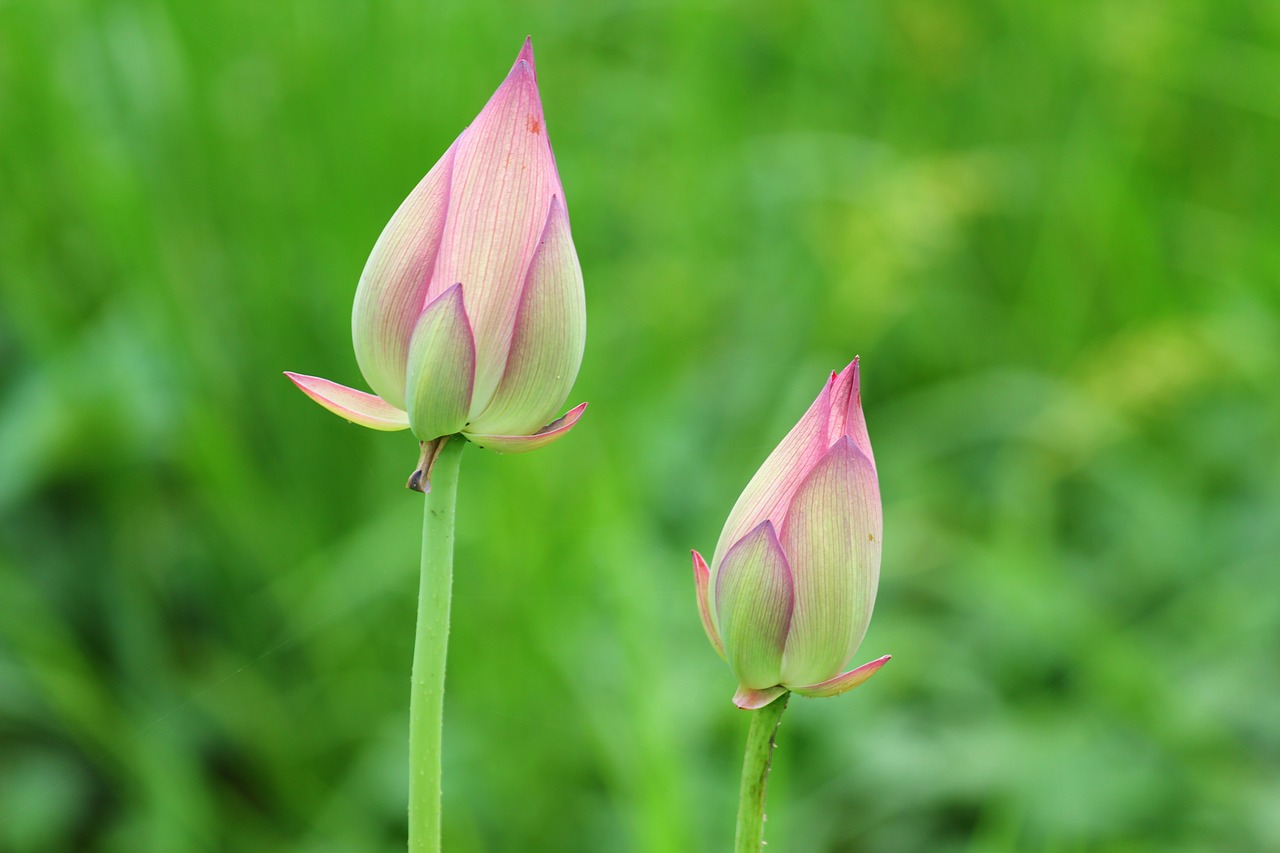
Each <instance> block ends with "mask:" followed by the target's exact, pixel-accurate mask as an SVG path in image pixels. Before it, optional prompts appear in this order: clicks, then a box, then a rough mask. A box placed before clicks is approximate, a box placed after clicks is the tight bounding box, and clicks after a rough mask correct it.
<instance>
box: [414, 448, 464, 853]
mask: <svg viewBox="0 0 1280 853" xmlns="http://www.w3.org/2000/svg"><path fill="white" fill-rule="evenodd" d="M465 445H466V441H464V440H463V439H462V438H461V437H455V438H453V439H447V438H446V439H444V445H443V446H442V447H441V448H440V449H439V455H437V456H436V459H435V464H434V465H433V466H432V467H431V472H430V473H431V482H430V486H429V491H427V494H426V496H425V498H424V503H425V504H426V508H425V510H424V513H423V517H422V579H421V585H420V587H419V590H418V628H417V635H416V638H415V640H414V644H413V684H412V688H411V691H410V695H409V850H410V853H439V850H440V756H441V744H442V727H443V725H444V668H445V659H446V657H447V654H448V648H449V599H450V596H451V594H452V592H453V527H454V508H455V505H456V503H457V494H458V468H459V463H460V461H461V459H462V448H463V447H464V446H465Z"/></svg>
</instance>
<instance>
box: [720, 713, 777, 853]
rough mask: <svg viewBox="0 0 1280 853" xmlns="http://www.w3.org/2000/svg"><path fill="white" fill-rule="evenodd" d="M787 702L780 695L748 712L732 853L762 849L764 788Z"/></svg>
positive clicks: (755, 852) (744, 852)
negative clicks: (749, 722)
mask: <svg viewBox="0 0 1280 853" xmlns="http://www.w3.org/2000/svg"><path fill="white" fill-rule="evenodd" d="M790 698H791V694H790V693H783V694H782V695H781V696H779V697H778V698H777V699H775V700H773V701H772V702H770V703H769V704H768V705H765V706H764V707H763V708H761V709H760V710H758V711H751V712H750V714H751V728H750V729H748V730H747V751H746V755H745V756H744V757H743V759H742V787H741V788H740V789H739V791H738V834H737V837H736V839H735V841H734V843H733V850H734V853H760V849H761V848H762V847H763V846H764V821H765V815H764V800H765V785H766V784H767V783H768V781H769V765H770V763H771V762H772V761H773V747H774V746H775V741H774V736H775V735H776V734H777V731H778V723H779V722H781V720H782V712H783V711H785V710H787V700H788V699H790Z"/></svg>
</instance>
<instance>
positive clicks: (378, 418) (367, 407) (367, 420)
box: [284, 370, 409, 432]
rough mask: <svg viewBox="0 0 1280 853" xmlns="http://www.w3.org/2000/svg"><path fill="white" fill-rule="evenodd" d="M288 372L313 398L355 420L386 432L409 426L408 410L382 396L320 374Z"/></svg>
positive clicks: (335, 411) (361, 424) (339, 413)
mask: <svg viewBox="0 0 1280 853" xmlns="http://www.w3.org/2000/svg"><path fill="white" fill-rule="evenodd" d="M284 375H285V376H287V377H289V379H290V380H291V381H292V382H293V384H294V385H297V386H298V389H299V390H300V391H302V393H303V394H306V395H307V396H308V397H310V398H311V399H312V400H315V401H316V402H317V403H319V404H320V405H322V406H324V407H325V408H326V409H328V410H329V411H331V412H333V413H334V414H335V415H338V416H339V417H343V418H346V419H347V420H349V421H351V422H352V423H353V424H359V425H360V426H362V427H368V428H369V429H379V430H383V431H385V432H394V431H396V430H401V429H408V428H409V415H408V413H406V412H404V411H402V410H401V409H397V408H396V407H395V406H393V405H391V404H390V403H388V402H386V401H385V400H383V399H382V398H380V397H375V396H373V395H372V394H366V393H365V392H364V391H357V390H356V389H354V388H348V387H347V386H346V385H339V384H338V383H337V382H332V381H330V380H328V379H321V378H320V377H319V376H306V375H304V374H301V373H290V372H289V371H287V370H286V371H285V373H284Z"/></svg>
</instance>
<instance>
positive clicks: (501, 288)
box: [431, 44, 563, 406]
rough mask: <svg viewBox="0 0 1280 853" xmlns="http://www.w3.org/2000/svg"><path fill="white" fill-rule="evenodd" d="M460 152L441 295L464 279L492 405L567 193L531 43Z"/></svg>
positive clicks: (482, 389)
mask: <svg viewBox="0 0 1280 853" xmlns="http://www.w3.org/2000/svg"><path fill="white" fill-rule="evenodd" d="M455 151H456V156H455V160H454V166H453V180H452V183H451V186H450V190H449V217H448V220H447V221H446V223H445V228H444V235H443V238H442V240H441V244H440V254H439V259H438V261H437V264H436V271H435V277H434V278H433V280H432V284H431V295H432V296H434V295H435V294H436V293H438V292H441V291H443V289H444V288H446V287H448V286H449V285H451V284H452V283H454V282H462V287H463V292H464V293H465V294H466V304H467V314H468V316H469V317H470V318H471V324H472V329H473V331H474V334H475V340H476V383H475V393H474V399H475V400H477V401H478V405H481V406H483V405H486V404H487V403H488V401H489V399H490V398H491V397H492V395H493V393H494V390H495V389H496V388H497V387H498V382H499V381H500V380H501V378H502V373H503V370H504V369H505V367H506V360H507V352H508V350H509V349H510V345H511V337H512V330H513V327H514V324H515V318H516V312H517V309H518V307H519V303H520V293H521V290H522V288H523V286H524V281H525V273H526V270H527V269H528V266H529V262H530V259H531V258H532V257H533V254H534V251H535V250H536V248H537V246H538V241H539V240H540V239H541V237H542V232H543V226H544V224H545V222H546V212H547V210H548V209H549V208H550V205H551V198H552V196H555V195H560V196H561V197H563V191H562V190H561V189H560V180H559V177H558V176H557V174H556V169H555V161H554V159H553V158H552V155H551V145H550V144H549V143H548V141H547V132H546V123H545V118H544V116H543V112H542V103H541V100H540V99H539V96H538V86H537V82H536V80H535V77H534V70H533V64H532V53H531V48H530V46H529V45H528V44H526V45H525V47H524V49H522V50H521V52H520V55H519V56H518V57H517V59H516V62H515V64H514V65H513V66H512V68H511V72H510V73H509V74H508V75H507V78H506V80H504V81H503V83H502V85H501V86H499V87H498V90H497V91H496V92H495V93H494V95H493V97H492V98H490V99H489V103H488V104H486V105H485V107H484V109H483V110H481V112H480V115H479V116H477V117H476V120H475V121H474V122H472V124H471V126H470V127H468V128H467V129H466V130H465V131H464V132H463V133H462V135H461V136H459V137H458V141H457V142H456V143H455Z"/></svg>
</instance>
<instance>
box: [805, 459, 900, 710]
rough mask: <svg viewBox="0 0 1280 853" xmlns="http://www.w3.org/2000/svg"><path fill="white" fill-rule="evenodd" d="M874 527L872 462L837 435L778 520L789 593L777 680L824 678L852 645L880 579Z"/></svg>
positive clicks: (876, 491)
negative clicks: (790, 608)
mask: <svg viewBox="0 0 1280 853" xmlns="http://www.w3.org/2000/svg"><path fill="white" fill-rule="evenodd" d="M880 533H881V511H880V487H879V483H878V482H877V481H876V473H875V468H874V467H872V465H871V462H870V460H868V459H867V457H866V456H865V455H863V453H862V452H861V451H860V450H858V448H857V446H856V445H855V444H854V442H853V439H851V438H849V437H848V436H845V437H843V438H841V439H840V440H839V441H837V442H836V443H835V444H834V445H833V446H832V447H831V449H830V450H829V451H827V453H826V455H825V456H823V458H822V459H821V461H819V462H818V464H817V465H816V466H815V467H814V469H813V471H812V472H810V474H809V476H808V477H807V478H806V479H805V481H804V483H803V484H802V485H801V486H800V488H799V489H797V490H796V494H795V498H794V500H793V501H792V502H791V507H790V509H789V510H788V512H787V517H786V519H785V520H784V521H783V525H782V544H783V549H784V550H785V551H786V554H787V557H788V558H789V559H790V561H791V572H792V576H793V579H794V583H795V595H796V600H795V614H794V616H793V618H792V622H791V633H790V634H789V635H788V637H787V649H786V655H785V657H784V659H783V665H782V682H781V683H782V684H787V685H791V684H814V683H818V682H821V681H825V680H826V679H828V678H830V677H832V676H833V675H835V674H836V673H838V672H840V670H841V669H843V668H844V666H845V664H847V663H848V662H849V660H850V659H851V658H852V657H853V654H854V652H856V651H857V648H858V644H859V643H861V642H862V637H863V635H864V634H865V633H866V631H867V623H868V621H870V619H871V608H872V606H873V605H874V604H875V597H876V586H877V584H878V583H879V580H880Z"/></svg>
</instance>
